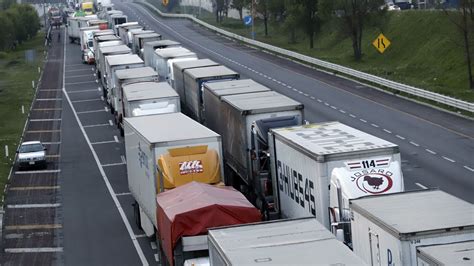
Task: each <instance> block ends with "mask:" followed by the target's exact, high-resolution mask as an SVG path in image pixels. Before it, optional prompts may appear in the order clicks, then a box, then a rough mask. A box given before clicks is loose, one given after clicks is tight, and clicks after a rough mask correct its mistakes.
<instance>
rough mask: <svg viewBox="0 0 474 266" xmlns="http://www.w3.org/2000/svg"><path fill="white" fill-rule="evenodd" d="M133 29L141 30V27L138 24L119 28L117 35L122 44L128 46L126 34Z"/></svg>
mask: <svg viewBox="0 0 474 266" xmlns="http://www.w3.org/2000/svg"><path fill="white" fill-rule="evenodd" d="M134 29H143V26H141V25H140V24H138V22H137V24H132V25H127V26H119V34H118V36H120V39H122V42H123V43H125V44H128V42H129V41H128V32H129V31H131V30H134Z"/></svg>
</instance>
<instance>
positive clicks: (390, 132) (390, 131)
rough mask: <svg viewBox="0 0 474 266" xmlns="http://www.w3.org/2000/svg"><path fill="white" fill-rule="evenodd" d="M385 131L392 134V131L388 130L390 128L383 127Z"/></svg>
mask: <svg viewBox="0 0 474 266" xmlns="http://www.w3.org/2000/svg"><path fill="white" fill-rule="evenodd" d="M383 131H385V132H387V133H388V134H392V131H390V130H388V129H385V128H384V129H383Z"/></svg>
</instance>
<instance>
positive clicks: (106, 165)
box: [102, 162, 124, 167]
mask: <svg viewBox="0 0 474 266" xmlns="http://www.w3.org/2000/svg"><path fill="white" fill-rule="evenodd" d="M119 165H124V163H123V162H120V163H107V164H103V165H102V167H111V166H119Z"/></svg>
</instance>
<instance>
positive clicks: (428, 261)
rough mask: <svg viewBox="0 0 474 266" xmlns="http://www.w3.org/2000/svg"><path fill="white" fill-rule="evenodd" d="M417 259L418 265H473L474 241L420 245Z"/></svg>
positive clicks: (417, 250)
mask: <svg viewBox="0 0 474 266" xmlns="http://www.w3.org/2000/svg"><path fill="white" fill-rule="evenodd" d="M416 260H417V263H416V265H418V266H444V265H446V266H447V265H458V266H468V265H472V263H473V261H474V241H463V242H456V243H450V244H440V245H428V246H419V247H417V249H416Z"/></svg>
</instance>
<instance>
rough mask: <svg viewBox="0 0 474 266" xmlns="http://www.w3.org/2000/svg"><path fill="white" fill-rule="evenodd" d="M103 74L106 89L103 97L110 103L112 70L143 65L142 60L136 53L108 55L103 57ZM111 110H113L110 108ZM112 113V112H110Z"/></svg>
mask: <svg viewBox="0 0 474 266" xmlns="http://www.w3.org/2000/svg"><path fill="white" fill-rule="evenodd" d="M104 62H105V75H106V78H105V80H106V85H107V87H106V88H107V91H105V95H104V98H106V99H107V102H108V103H109V104H112V103H111V100H112V98H111V95H112V94H114V92H113V91H112V90H113V89H114V84H115V75H114V72H115V71H117V70H119V69H126V68H127V69H130V68H137V67H144V66H145V64H144V63H143V60H142V59H141V58H140V57H138V55H136V54H121V55H109V56H106V57H105V60H104ZM111 111H114V110H113V109H111ZM112 113H113V112H112Z"/></svg>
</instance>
